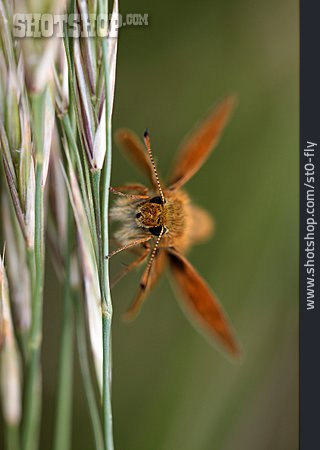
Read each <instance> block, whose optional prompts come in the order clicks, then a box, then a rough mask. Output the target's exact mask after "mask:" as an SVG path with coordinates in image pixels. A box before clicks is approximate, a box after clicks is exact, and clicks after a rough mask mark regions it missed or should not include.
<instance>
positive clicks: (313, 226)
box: [300, 0, 320, 450]
mask: <svg viewBox="0 0 320 450" xmlns="http://www.w3.org/2000/svg"><path fill="white" fill-rule="evenodd" d="M319 155H320V1H319V0H301V1H300V450H313V449H320V298H319V292H320V291H319V281H320V280H319V268H320V261H319V258H320V239H319V227H320V217H319V212H320V204H319V197H320V189H319V186H320V180H319V176H320V157H319ZM312 292H313V294H312ZM312 295H313V296H312Z"/></svg>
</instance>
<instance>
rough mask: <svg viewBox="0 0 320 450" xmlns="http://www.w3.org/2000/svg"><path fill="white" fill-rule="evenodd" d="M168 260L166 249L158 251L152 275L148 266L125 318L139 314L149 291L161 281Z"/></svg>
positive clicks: (131, 317) (128, 318) (130, 318)
mask: <svg viewBox="0 0 320 450" xmlns="http://www.w3.org/2000/svg"><path fill="white" fill-rule="evenodd" d="M167 261H168V259H167V254H166V252H165V251H164V250H160V251H158V253H157V254H156V256H155V258H154V260H153V265H152V269H151V272H150V276H148V274H149V270H150V269H149V266H148V267H147V268H146V270H145V271H144V273H143V275H142V277H141V280H140V288H139V291H138V294H137V296H136V298H135V300H134V302H133V304H132V305H131V307H130V308H129V310H128V311H127V312H126V314H125V316H124V319H125V320H128V321H129V320H133V319H134V318H135V317H136V316H137V314H138V313H139V311H140V309H141V306H142V304H143V302H144V301H145V300H146V298H147V295H148V293H149V292H150V290H151V289H152V288H153V287H154V286H155V284H156V283H157V282H158V281H159V278H160V277H161V275H162V274H163V272H164V269H165V267H166V265H167ZM146 278H147V279H148V283H147V284H145V281H146Z"/></svg>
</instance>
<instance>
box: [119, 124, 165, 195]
mask: <svg viewBox="0 0 320 450" xmlns="http://www.w3.org/2000/svg"><path fill="white" fill-rule="evenodd" d="M115 140H116V142H117V144H118V145H119V147H120V148H121V149H122V150H123V151H124V153H125V155H127V156H128V157H129V159H130V160H131V161H132V162H133V163H134V165H135V166H136V167H138V168H139V169H140V170H141V171H142V172H143V173H144V174H145V175H147V177H148V178H149V180H150V181H151V183H152V184H153V186H154V187H157V184H156V180H155V176H154V172H153V168H152V164H151V162H150V159H149V156H148V155H147V153H146V150H145V147H144V144H143V143H142V142H141V140H140V139H139V138H138V136H137V135H136V134H135V133H133V131H130V130H127V129H120V130H118V131H117V132H116V134H115Z"/></svg>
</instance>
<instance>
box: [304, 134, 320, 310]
mask: <svg viewBox="0 0 320 450" xmlns="http://www.w3.org/2000/svg"><path fill="white" fill-rule="evenodd" d="M317 146H318V144H316V143H314V142H310V141H307V145H306V148H305V149H304V152H303V155H304V157H305V161H306V162H305V164H304V186H305V187H306V191H305V192H306V198H305V208H306V224H305V227H306V233H305V235H304V237H303V238H304V242H305V246H304V251H305V254H306V261H305V264H304V267H305V270H306V274H307V285H306V289H307V292H306V294H307V305H306V306H307V310H313V309H314V308H315V304H314V298H315V292H314V277H315V262H314V260H315V229H316V225H317V222H316V220H315V189H314V187H315V165H314V162H313V161H314V155H315V151H316V149H317ZM303 228H304V227H303Z"/></svg>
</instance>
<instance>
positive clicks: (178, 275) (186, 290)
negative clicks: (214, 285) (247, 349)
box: [168, 250, 241, 356]
mask: <svg viewBox="0 0 320 450" xmlns="http://www.w3.org/2000/svg"><path fill="white" fill-rule="evenodd" d="M168 255H169V261H170V267H171V269H172V273H173V276H174V280H175V281H176V283H177V285H178V286H179V290H180V291H181V293H182V301H183V303H182V306H183V307H186V308H185V309H186V310H187V312H189V314H188V316H189V318H190V319H191V320H194V321H195V322H196V323H197V324H199V325H200V327H201V329H202V330H203V331H205V332H206V334H207V335H209V336H210V337H215V338H217V339H218V341H219V342H220V343H221V344H222V345H223V346H224V348H225V349H227V350H228V351H229V353H231V354H232V355H233V356H239V355H240V354H241V351H240V345H239V344H238V342H237V340H236V338H235V336H234V333H233V331H232V327H231V325H230V324H229V321H228V319H227V316H226V314H225V313H224V311H223V309H222V306H221V305H220V303H219V301H218V299H217V298H216V296H215V295H214V294H213V292H212V291H211V290H210V289H209V287H208V285H207V284H206V282H205V281H204V280H203V278H202V277H201V276H200V275H199V274H198V272H197V271H196V270H195V269H194V267H193V266H192V265H191V264H190V262H189V261H188V260H187V259H186V258H185V257H184V256H182V255H181V254H179V253H178V252H176V251H175V250H170V251H169V253H168Z"/></svg>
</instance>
